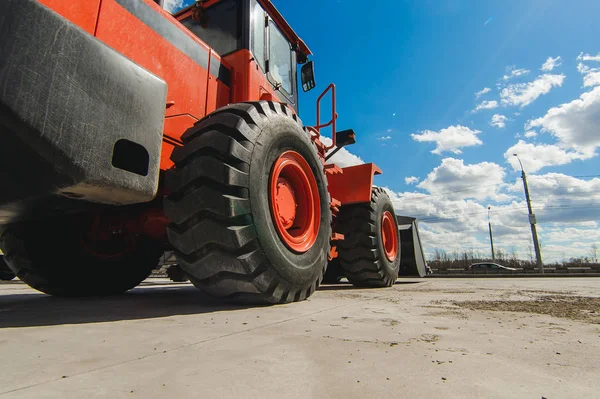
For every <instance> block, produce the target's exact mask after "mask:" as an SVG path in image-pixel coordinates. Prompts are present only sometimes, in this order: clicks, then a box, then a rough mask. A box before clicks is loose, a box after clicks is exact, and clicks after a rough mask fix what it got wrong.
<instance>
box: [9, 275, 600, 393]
mask: <svg viewBox="0 0 600 399" xmlns="http://www.w3.org/2000/svg"><path fill="white" fill-rule="evenodd" d="M599 285H600V280H599V279H594V278H578V279H557V278H549V279H541V278H536V279H497V278H496V279H490V280H486V279H459V280H449V279H440V280H436V279H426V280H406V281H399V283H398V284H396V285H395V286H394V287H393V288H390V289H384V290H365V289H354V288H352V287H351V286H350V285H347V284H341V285H336V286H324V287H322V288H321V289H320V290H319V291H317V293H315V294H314V295H313V296H312V297H311V298H310V299H309V300H308V301H304V302H301V303H295V304H289V305H282V306H273V307H254V308H245V307H237V306H231V305H222V304H220V303H219V302H216V301H213V300H212V299H210V298H207V297H206V296H204V295H203V294H202V293H200V292H199V291H198V290H196V289H195V288H193V287H192V286H191V285H187V284H174V283H170V282H168V281H166V280H160V279H153V280H147V281H146V282H145V283H144V284H143V285H142V286H140V287H138V288H136V289H135V290H133V291H131V292H130V293H128V294H126V295H123V296H119V297H113V298H100V299H98V298H90V299H83V300H66V299H57V298H51V297H48V296H45V295H42V294H39V293H37V292H35V291H33V290H31V289H29V288H27V287H26V286H25V285H23V284H21V283H20V282H18V281H13V282H9V283H1V284H0V398H82V397H85V398H107V397H110V398H136V397H139V398H162V397H167V396H168V397H173V398H177V397H186V398H187V397H201V398H282V397H285V398H296V397H297V398H307V397H314V398H365V397H373V398H386V397H389V398H403V397H406V398H415V397H460V398H481V397H487V398H494V397H498V398H506V397H515V398H517V397H518V398H522V397H531V398H541V397H547V398H555V397H560V398H568V397H573V398H581V397H600V380H599V379H598V370H600V324H595V322H590V321H588V322H584V321H581V320H574V319H570V318H558V317H553V316H549V315H540V314H536V313H535V312H527V313H526V312H496V311H491V310H470V309H469V308H465V307H462V306H457V305H455V304H454V303H453V302H454V301H490V300H502V301H506V300H522V301H530V300H535V299H536V298H538V297H540V296H548V295H559V296H564V297H568V296H599V294H600V291H599V290H598V287H599ZM598 311H599V312H600V309H598ZM594 320H595V319H594Z"/></svg>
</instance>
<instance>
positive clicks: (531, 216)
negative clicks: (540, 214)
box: [513, 154, 544, 274]
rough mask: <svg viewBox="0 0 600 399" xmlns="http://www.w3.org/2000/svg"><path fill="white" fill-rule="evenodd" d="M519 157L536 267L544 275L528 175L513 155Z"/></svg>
mask: <svg viewBox="0 0 600 399" xmlns="http://www.w3.org/2000/svg"><path fill="white" fill-rule="evenodd" d="M513 155H514V156H515V157H517V160H518V161H519V165H521V179H523V187H524V189H525V199H526V201H527V209H528V210H529V224H530V225H531V236H532V237H533V248H534V249H535V259H536V265H537V268H538V272H539V273H542V274H543V273H544V263H543V262H542V250H541V249H540V242H539V240H538V235H537V229H536V227H535V224H536V220H535V214H534V213H533V210H532V209H531V198H530V197H529V187H528V186H527V175H526V174H525V169H523V163H522V162H521V159H520V158H519V155H518V154H513Z"/></svg>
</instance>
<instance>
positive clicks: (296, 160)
mask: <svg viewBox="0 0 600 399" xmlns="http://www.w3.org/2000/svg"><path fill="white" fill-rule="evenodd" d="M270 182H271V183H270V206H271V216H272V218H273V221H274V224H275V227H276V229H277V233H278V234H279V237H280V238H281V239H282V241H283V242H284V244H285V245H286V246H287V247H288V248H290V249H292V250H293V251H295V252H299V253H303V252H306V251H308V250H309V249H310V248H311V247H312V246H313V245H314V243H315V242H316V241H317V235H318V233H319V225H320V219H321V202H320V198H319V191H318V188H317V182H316V180H315V176H314V174H313V172H312V170H311V168H310V166H309V164H308V162H306V160H305V159H304V157H303V156H302V155H300V154H299V153H297V152H296V151H286V152H284V153H283V154H281V155H280V156H279V158H277V160H276V161H275V164H274V165H273V170H272V172H271V180H270Z"/></svg>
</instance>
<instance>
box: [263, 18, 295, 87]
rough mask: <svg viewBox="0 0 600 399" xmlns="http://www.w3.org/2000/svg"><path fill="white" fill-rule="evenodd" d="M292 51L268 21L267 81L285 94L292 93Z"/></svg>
mask: <svg viewBox="0 0 600 399" xmlns="http://www.w3.org/2000/svg"><path fill="white" fill-rule="evenodd" d="M292 65H293V59H292V50H291V48H290V44H289V42H288V41H287V39H286V38H285V36H284V35H283V34H282V33H281V32H280V31H279V28H277V26H276V25H275V23H274V22H273V21H269V79H270V80H271V83H273V84H275V85H281V88H282V89H283V90H284V91H285V94H288V95H292V94H293V92H294V81H293V79H294V77H293V76H292V73H293V71H292Z"/></svg>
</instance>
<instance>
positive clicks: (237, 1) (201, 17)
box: [157, 0, 315, 110]
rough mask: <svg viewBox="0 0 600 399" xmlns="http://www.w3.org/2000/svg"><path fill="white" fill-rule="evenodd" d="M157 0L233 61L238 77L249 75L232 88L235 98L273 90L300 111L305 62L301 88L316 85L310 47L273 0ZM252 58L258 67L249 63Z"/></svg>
mask: <svg viewBox="0 0 600 399" xmlns="http://www.w3.org/2000/svg"><path fill="white" fill-rule="evenodd" d="M157 2H159V4H161V3H162V7H163V8H164V9H165V10H167V11H168V12H170V13H171V14H173V16H174V17H175V18H177V19H178V20H179V21H180V22H181V23H182V24H183V25H184V26H185V27H187V28H188V29H189V30H190V31H191V32H192V33H194V34H195V35H196V36H198V38H200V39H201V40H202V41H203V42H204V43H206V44H207V45H208V46H210V47H211V48H212V49H213V50H214V51H215V52H216V53H218V54H219V55H220V56H221V57H222V59H223V60H225V61H226V62H227V63H228V64H230V65H231V66H232V67H233V68H234V69H235V70H236V72H235V75H236V76H239V74H240V72H241V74H242V75H245V74H248V75H251V76H244V78H243V79H240V80H241V81H238V82H237V83H236V85H240V84H241V85H242V86H246V87H244V88H239V89H238V88H236V89H234V91H233V93H232V97H234V98H232V102H238V101H253V100H258V99H261V98H265V97H263V96H264V95H265V94H268V93H273V94H274V95H275V96H276V97H278V98H279V99H280V100H281V101H282V102H286V103H288V104H289V105H290V106H292V107H293V108H295V109H296V110H297V109H298V80H297V65H298V64H302V65H303V67H302V72H301V82H302V88H303V90H304V91H308V90H311V89H312V88H314V87H315V82H314V65H313V63H312V61H308V56H309V55H310V54H311V52H310V50H309V49H308V47H307V46H306V44H305V43H304V42H303V41H302V40H301V39H300V38H299V37H298V36H297V35H296V33H295V32H294V31H293V30H292V28H291V27H290V26H289V25H288V23H287V22H286V21H285V19H284V18H283V17H282V16H281V14H280V13H279V12H278V11H277V9H276V8H275V6H274V5H273V4H272V3H271V2H270V1H269V0H199V1H197V0H183V2H182V3H181V2H180V5H179V6H172V5H171V4H172V2H170V1H166V0H162V1H161V0H157ZM244 54H247V55H248V58H247V59H244V57H243V55H244ZM248 61H249V62H250V64H252V65H254V64H255V65H254V68H247V64H248ZM244 89H247V92H246V93H245V94H241V93H240V92H239V91H240V90H244ZM236 93H237V95H236ZM235 97H237V98H235Z"/></svg>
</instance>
